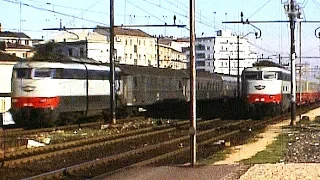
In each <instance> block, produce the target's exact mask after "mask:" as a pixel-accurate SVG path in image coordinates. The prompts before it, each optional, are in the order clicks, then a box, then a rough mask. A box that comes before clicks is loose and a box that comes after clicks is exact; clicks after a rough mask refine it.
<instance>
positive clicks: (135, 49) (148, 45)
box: [94, 26, 158, 67]
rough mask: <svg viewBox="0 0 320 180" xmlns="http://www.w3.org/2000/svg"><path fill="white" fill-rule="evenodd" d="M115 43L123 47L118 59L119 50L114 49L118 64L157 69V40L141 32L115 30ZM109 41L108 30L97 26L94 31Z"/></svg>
mask: <svg viewBox="0 0 320 180" xmlns="http://www.w3.org/2000/svg"><path fill="white" fill-rule="evenodd" d="M114 30H115V43H119V44H121V45H122V47H123V56H122V57H119V52H118V51H119V50H118V49H117V48H115V49H116V56H117V61H118V62H119V63H120V64H129V65H138V66H153V67H157V66H158V62H157V51H156V45H157V39H156V37H153V36H151V35H149V34H147V33H145V32H143V31H142V30H139V29H128V28H115V29H114ZM94 32H97V33H99V34H102V35H105V36H107V39H110V32H109V28H103V27H100V26H97V28H96V29H95V30H94Z"/></svg>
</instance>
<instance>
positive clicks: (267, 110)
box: [242, 66, 320, 118]
mask: <svg viewBox="0 0 320 180" xmlns="http://www.w3.org/2000/svg"><path fill="white" fill-rule="evenodd" d="M295 81H296V85H297V86H296V96H295V97H296V102H297V103H296V104H297V105H302V104H310V103H313V102H315V101H318V100H319V92H320V85H319V81H315V80H312V79H310V78H309V79H308V78H307V77H303V78H302V79H301V80H299V79H298V78H296V80H295ZM242 92H243V97H244V99H245V100H246V101H247V103H248V105H249V112H250V114H252V115H253V117H255V118H261V117H263V116H270V115H275V114H279V113H282V112H286V111H288V110H289V108H290V102H291V73H290V71H288V70H286V69H285V68H283V67H270V66H257V67H251V68H246V69H244V71H243V73H242Z"/></svg>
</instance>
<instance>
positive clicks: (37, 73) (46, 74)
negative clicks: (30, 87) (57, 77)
mask: <svg viewBox="0 0 320 180" xmlns="http://www.w3.org/2000/svg"><path fill="white" fill-rule="evenodd" d="M53 73H54V70H53V69H44V68H42V69H34V74H33V77H35V78H51V77H53Z"/></svg>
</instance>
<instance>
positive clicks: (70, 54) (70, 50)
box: [68, 48, 72, 56]
mask: <svg viewBox="0 0 320 180" xmlns="http://www.w3.org/2000/svg"><path fill="white" fill-rule="evenodd" d="M68 54H69V56H72V48H69V49H68Z"/></svg>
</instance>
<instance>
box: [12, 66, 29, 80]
mask: <svg viewBox="0 0 320 180" xmlns="http://www.w3.org/2000/svg"><path fill="white" fill-rule="evenodd" d="M31 72H32V69H31V68H17V69H14V70H13V76H14V77H15V78H23V79H31Z"/></svg>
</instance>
